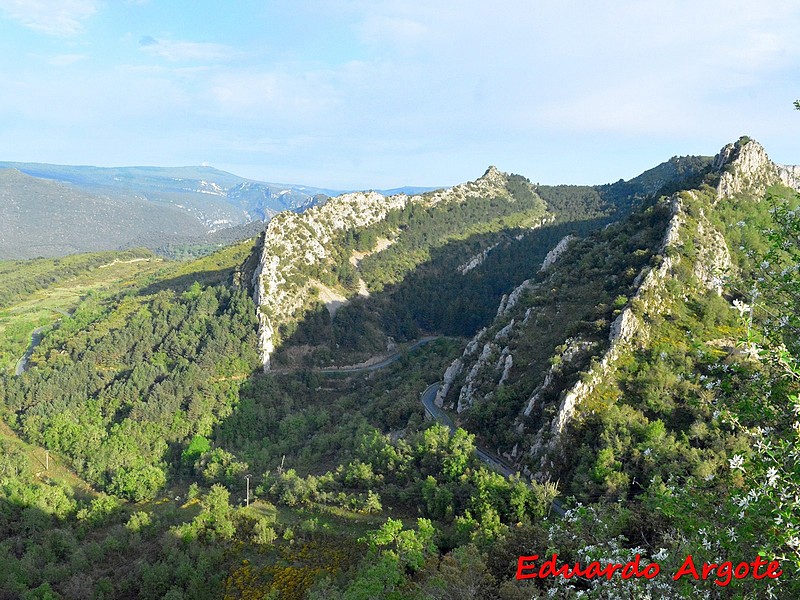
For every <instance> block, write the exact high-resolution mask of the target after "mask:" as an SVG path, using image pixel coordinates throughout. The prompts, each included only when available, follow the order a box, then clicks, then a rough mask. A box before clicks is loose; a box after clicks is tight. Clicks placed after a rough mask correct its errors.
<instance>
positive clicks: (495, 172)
mask: <svg viewBox="0 0 800 600" xmlns="http://www.w3.org/2000/svg"><path fill="white" fill-rule="evenodd" d="M507 180H508V174H507V173H504V172H503V171H501V170H500V169H498V168H497V167H495V166H494V165H489V168H487V169H486V171H485V172H484V174H483V175H481V176H480V177H479V178H478V179H477V180H476V183H477V182H481V181H485V182H487V183H493V184H495V185H505V183H506V181H507Z"/></svg>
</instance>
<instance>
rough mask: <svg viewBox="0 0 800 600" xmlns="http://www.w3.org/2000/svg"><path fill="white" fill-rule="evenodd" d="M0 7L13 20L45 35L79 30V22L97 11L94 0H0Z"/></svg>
mask: <svg viewBox="0 0 800 600" xmlns="http://www.w3.org/2000/svg"><path fill="white" fill-rule="evenodd" d="M0 10H2V12H3V13H5V15H6V16H7V17H9V18H11V19H13V20H15V21H18V22H20V23H22V24H23V25H24V26H25V27H29V28H30V29H33V30H35V31H39V32H41V33H46V34H48V35H58V36H70V35H75V34H78V33H81V32H82V31H83V21H85V20H86V19H88V18H89V17H91V16H92V15H94V14H95V13H96V12H97V2H95V0H0Z"/></svg>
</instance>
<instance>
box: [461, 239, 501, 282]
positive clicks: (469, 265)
mask: <svg viewBox="0 0 800 600" xmlns="http://www.w3.org/2000/svg"><path fill="white" fill-rule="evenodd" d="M499 245H500V243H499V242H498V243H496V244H492V245H491V246H489V247H488V248H486V249H484V250H483V251H482V252H479V253H478V254H476V255H475V256H473V257H472V258H470V259H469V260H468V261H467V262H465V263H464V264H463V265H459V267H458V268H457V269H456V270H457V271H458V272H459V273H461V274H462V275H466V274H467V273H469V272H470V271H472V269H474V268H475V267H479V266H480V265H482V264H483V261H485V260H486V257H487V256H489V252H491V251H492V250H494V249H495V248H497V247H498V246H499Z"/></svg>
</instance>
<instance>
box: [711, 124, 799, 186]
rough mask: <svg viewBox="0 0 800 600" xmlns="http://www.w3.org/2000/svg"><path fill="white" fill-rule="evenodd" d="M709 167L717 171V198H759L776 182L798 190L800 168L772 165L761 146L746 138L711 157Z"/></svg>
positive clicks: (728, 145) (725, 147)
mask: <svg viewBox="0 0 800 600" xmlns="http://www.w3.org/2000/svg"><path fill="white" fill-rule="evenodd" d="M713 167H714V168H715V169H716V170H718V171H721V174H720V179H719V183H718V184H717V198H725V197H733V196H736V195H738V194H743V193H751V194H754V195H756V196H763V195H764V193H765V192H766V190H767V188H768V187H769V186H771V185H774V184H776V183H783V184H784V185H786V186H788V187H791V188H793V189H795V190H798V191H800V167H797V166H785V165H778V164H775V163H773V162H772V161H771V160H770V159H769V156H768V155H767V151H766V150H765V149H764V147H763V146H762V145H761V144H759V143H758V142H756V141H755V140H750V139H748V138H741V139H740V140H739V141H738V142H736V143H735V144H727V145H726V146H724V147H723V148H722V150H720V152H719V154H717V156H716V157H715V158H714V163H713Z"/></svg>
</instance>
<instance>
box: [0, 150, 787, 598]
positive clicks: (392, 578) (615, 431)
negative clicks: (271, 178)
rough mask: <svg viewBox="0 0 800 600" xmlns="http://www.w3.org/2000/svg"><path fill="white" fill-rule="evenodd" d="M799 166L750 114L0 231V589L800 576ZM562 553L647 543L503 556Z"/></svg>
mask: <svg viewBox="0 0 800 600" xmlns="http://www.w3.org/2000/svg"><path fill="white" fill-rule="evenodd" d="M795 172H796V171H795V170H794V169H791V168H787V167H783V166H781V165H776V164H774V163H773V162H772V161H770V160H769V158H768V156H767V155H766V151H765V150H764V149H763V148H762V147H761V146H760V145H759V144H758V143H757V142H755V141H753V140H749V139H747V138H742V139H740V140H738V141H737V142H736V143H734V144H729V145H727V146H725V147H724V148H723V149H722V150H721V151H720V153H719V154H718V155H717V156H715V157H701V156H696V157H692V156H687V157H674V158H672V159H670V160H669V161H667V162H665V163H662V164H661V165H659V166H657V167H655V168H653V169H651V170H649V171H646V172H645V173H643V174H642V175H640V176H639V177H636V178H633V179H631V180H629V181H619V182H617V183H614V184H608V185H601V186H569V185H562V186H544V185H538V184H534V183H532V182H531V181H530V180H528V179H527V178H525V177H524V176H521V175H514V174H507V173H503V172H501V171H500V170H498V169H496V168H494V167H490V168H489V169H488V170H487V171H486V172H485V173H484V175H483V176H481V177H479V178H478V179H476V180H475V181H471V182H467V183H464V184H460V185H457V186H454V187H452V188H448V189H444V190H436V191H424V192H421V193H409V194H406V193H399V194H394V195H389V196H384V195H382V194H380V193H377V192H358V193H352V194H344V195H340V196H337V197H334V198H331V199H330V200H328V201H327V202H325V203H322V204H319V205H316V206H311V205H309V206H305V207H304V210H303V211H302V212H299V211H291V210H289V211H285V212H281V213H278V214H277V215H275V216H273V218H272V219H271V220H270V221H269V223H268V224H267V225H266V226H265V228H263V231H261V232H260V233H259V234H258V235H256V236H253V237H250V238H249V239H248V240H246V241H242V242H238V243H234V244H231V245H228V246H226V247H225V248H223V249H221V250H216V251H214V252H211V253H209V254H208V255H206V256H203V257H202V258H190V259H188V260H183V261H178V260H173V259H172V258H169V257H167V256H164V254H165V253H163V252H162V253H161V254H155V253H153V252H152V251H150V250H145V249H132V250H127V251H116V252H101V253H95V254H74V255H69V256H64V257H61V258H49V259H45V258H39V259H33V260H16V261H4V262H0V276H2V280H0V365H2V372H0V418H2V423H0V449H1V450H2V452H1V453H0V597H9V598H12V597H13V598H17V597H19V598H26V599H28V598H30V599H33V598H37V599H45V598H48V599H61V598H63V599H73V598H75V599H80V598H96V599H111V598H153V599H155V598H167V599H170V600H179V599H189V598H191V599H203V598H209V599H211V598H225V599H226V600H227V599H230V600H234V599H237V600H238V599H242V600H243V599H255V598H276V599H277V598H281V599H302V598H308V599H314V600H322V599H328V600H330V599H337V600H338V599H341V600H345V599H346V600H355V599H362V598H363V599H365V600H366V599H369V598H390V599H405V598H419V599H423V598H426V599H427V598H436V599H446V598H485V599H494V598H500V599H503V600H516V599H522V598H526V599H528V598H552V597H556V598H613V597H626V598H627V597H631V598H647V597H649V598H681V597H695V596H698V597H702V598H751V597H753V598H756V597H768V595H767V594H773V595H774V597H782V598H791V597H795V596H797V594H798V593H800V587H799V584H798V573H800V541H799V540H800V514H799V513H798V504H797V493H798V485H799V484H800V470H798V445H797V444H798V427H799V426H798V424H797V414H798V410H800V409H799V408H798V407H799V406H800V404H798V386H799V385H800V363H799V362H798V332H800V329H798V322H797V321H798V316H797V302H798V299H800V283H798V281H800V279H798V277H797V271H798V269H799V268H800V260H799V259H800V248H798V239H800V238H798V234H800V218H798V207H799V206H800V196H799V195H798V190H800V181H798V180H797V179H796V177H795V175H794V173H795ZM84 175H85V176H86V177H89V176H90V175H91V176H92V177H100V176H101V175H102V176H103V177H106V176H107V175H108V174H107V173H100V174H97V173H93V172H89V171H87V172H85V173H84ZM90 183H91V184H92V185H100V184H99V183H98V182H96V181H93V182H90ZM84 184H86V182H84ZM106 184H108V185H111V184H109V183H108V182H106V183H104V184H103V185H106ZM87 185H88V184H87ZM154 185H155V184H154ZM206 250H211V248H207V249H206ZM178 254H179V253H178ZM192 254H193V253H192V252H188V251H187V252H186V254H185V256H191V255H192ZM32 338H33V339H32ZM420 340H421V341H422V342H425V343H417V342H419V341H420ZM23 357H24V360H23V361H22V363H20V362H19V361H20V360H21V359H23ZM20 364H21V367H20ZM337 367H340V368H339V369H338V370H337ZM341 367H344V368H341ZM432 385H433V386H434V387H431V388H430V389H431V390H434V389H436V395H435V400H434V403H435V405H436V406H437V407H438V410H441V411H442V413H443V414H446V415H447V416H448V418H449V419H451V420H452V421H453V422H454V423H455V427H454V431H452V432H451V430H450V428H449V427H448V426H446V425H444V424H442V423H440V422H437V421H436V420H434V419H431V418H429V416H428V413H430V412H431V411H430V410H429V411H426V409H425V407H424V406H423V403H422V394H423V392H424V391H425V390H426V389H429V386H432ZM430 394H431V396H433V391H431V392H430ZM437 412H438V411H437ZM487 453H491V454H492V455H496V456H497V457H500V458H499V459H493V460H494V462H492V460H487ZM498 460H501V461H502V467H501V468H498V467H497V464H498V462H497V461H498ZM42 461H44V465H43V464H42ZM509 472H510V473H512V474H511V475H508V473H509ZM553 554H557V555H558V558H559V561H560V562H561V563H563V564H569V565H574V564H575V563H580V564H581V565H584V566H585V565H586V564H589V563H591V562H592V561H597V562H598V563H600V565H606V564H609V563H618V564H620V565H622V564H625V563H626V562H628V561H634V560H638V559H637V557H639V558H640V559H641V561H642V563H643V564H647V563H650V562H654V563H657V564H659V565H660V568H661V571H662V573H661V574H660V575H659V576H657V577H654V578H652V579H648V578H643V577H637V578H633V579H627V578H626V579H623V578H621V577H609V578H607V579H606V578H598V577H587V576H580V577H575V578H572V579H566V578H559V577H537V578H530V579H521V578H520V577H518V574H519V571H518V565H519V563H518V561H519V557H521V556H528V557H530V556H533V555H537V556H540V557H541V558H542V560H544V559H546V558H550V557H551V556H552V555H553ZM689 554H692V555H693V556H694V557H695V559H696V560H697V562H698V564H701V563H702V562H703V561H705V562H716V563H722V562H723V561H726V560H730V561H732V562H733V564H734V565H735V564H738V563H740V562H742V561H752V560H753V559H754V558H755V557H756V556H762V557H764V558H765V560H768V561H772V560H778V561H780V565H781V568H782V569H783V574H782V575H781V576H780V577H778V578H769V580H757V579H754V578H753V577H751V576H748V577H744V576H743V577H738V576H736V577H731V578H729V579H730V581H729V585H726V586H721V585H716V584H715V583H714V581H713V579H714V578H710V579H708V580H705V581H695V580H694V579H692V578H690V577H685V578H682V579H679V580H674V579H673V578H672V577H671V574H672V573H675V572H676V571H677V570H678V569H679V568H680V566H681V564H682V563H683V561H684V559H685V558H686V556H687V555H689ZM4 594H5V595H4Z"/></svg>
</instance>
